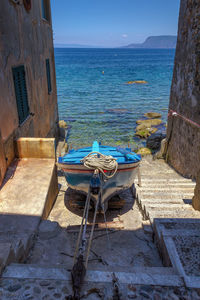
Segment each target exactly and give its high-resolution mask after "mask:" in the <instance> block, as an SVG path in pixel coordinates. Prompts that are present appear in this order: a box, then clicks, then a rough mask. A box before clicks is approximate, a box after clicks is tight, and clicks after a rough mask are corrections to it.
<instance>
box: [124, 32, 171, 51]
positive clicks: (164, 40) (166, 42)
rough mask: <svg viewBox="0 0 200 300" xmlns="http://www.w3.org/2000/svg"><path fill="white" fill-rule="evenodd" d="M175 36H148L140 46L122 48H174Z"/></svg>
mask: <svg viewBox="0 0 200 300" xmlns="http://www.w3.org/2000/svg"><path fill="white" fill-rule="evenodd" d="M176 41H177V36H174V35H160V36H150V37H148V38H147V39H146V40H145V41H144V43H142V44H130V45H127V46H124V47H123V48H148V49H149V48H154V49H155V48H158V49H161V48H163V49H170V48H176Z"/></svg>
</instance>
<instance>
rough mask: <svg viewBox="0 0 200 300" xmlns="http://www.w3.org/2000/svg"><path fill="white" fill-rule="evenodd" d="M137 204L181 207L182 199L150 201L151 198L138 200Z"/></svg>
mask: <svg viewBox="0 0 200 300" xmlns="http://www.w3.org/2000/svg"><path fill="white" fill-rule="evenodd" d="M138 202H139V203H140V204H141V205H145V204H161V205H162V204H166V205H172V204H180V205H183V204H184V202H183V199H181V198H180V199H177V198H164V199H160V198H158V199H152V198H146V199H141V198H139V199H138Z"/></svg>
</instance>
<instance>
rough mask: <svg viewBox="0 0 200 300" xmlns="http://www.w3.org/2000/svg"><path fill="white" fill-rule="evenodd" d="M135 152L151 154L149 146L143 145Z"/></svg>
mask: <svg viewBox="0 0 200 300" xmlns="http://www.w3.org/2000/svg"><path fill="white" fill-rule="evenodd" d="M137 154H140V155H142V156H145V155H149V154H151V150H150V149H149V148H145V147H143V148H140V149H139V150H138V151H137Z"/></svg>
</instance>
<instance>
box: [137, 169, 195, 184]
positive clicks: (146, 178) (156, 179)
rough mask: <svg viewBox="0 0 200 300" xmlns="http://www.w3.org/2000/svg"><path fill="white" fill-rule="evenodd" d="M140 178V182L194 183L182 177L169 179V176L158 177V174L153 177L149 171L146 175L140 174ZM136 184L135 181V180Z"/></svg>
mask: <svg viewBox="0 0 200 300" xmlns="http://www.w3.org/2000/svg"><path fill="white" fill-rule="evenodd" d="M141 177H142V182H164V183H165V182H167V183H177V182H179V183H194V184H195V182H193V181H192V180H191V179H186V178H183V177H171V176H167V175H165V176H159V174H157V175H153V174H151V171H149V174H148V175H143V174H141ZM136 182H137V179H136Z"/></svg>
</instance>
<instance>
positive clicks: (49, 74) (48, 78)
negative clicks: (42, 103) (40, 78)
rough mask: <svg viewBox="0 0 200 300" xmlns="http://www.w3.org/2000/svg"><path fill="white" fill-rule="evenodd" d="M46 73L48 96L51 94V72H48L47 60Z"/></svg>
mask: <svg viewBox="0 0 200 300" xmlns="http://www.w3.org/2000/svg"><path fill="white" fill-rule="evenodd" d="M46 72H47V86H48V94H50V93H51V91H52V88H51V70H50V63H49V59H46Z"/></svg>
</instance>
